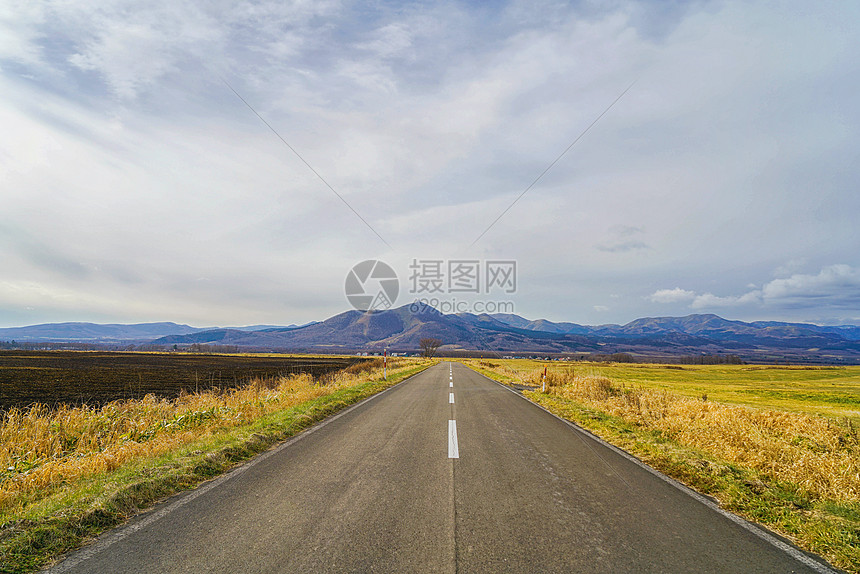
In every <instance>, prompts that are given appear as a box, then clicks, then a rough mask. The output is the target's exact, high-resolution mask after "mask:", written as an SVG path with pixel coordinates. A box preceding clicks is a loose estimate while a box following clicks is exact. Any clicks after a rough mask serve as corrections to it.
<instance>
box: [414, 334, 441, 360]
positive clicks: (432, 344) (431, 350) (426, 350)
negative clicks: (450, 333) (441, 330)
mask: <svg viewBox="0 0 860 574" xmlns="http://www.w3.org/2000/svg"><path fill="white" fill-rule="evenodd" d="M419 344H420V345H421V352H422V353H423V354H424V356H425V357H432V356H433V355H435V354H436V350H437V349H438V348H439V347H441V346H442V340H441V339H434V338H433V337H424V338H423V339H421V341H420V343H419Z"/></svg>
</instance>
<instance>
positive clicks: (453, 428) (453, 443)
mask: <svg viewBox="0 0 860 574" xmlns="http://www.w3.org/2000/svg"><path fill="white" fill-rule="evenodd" d="M448 458H460V449H459V448H458V447H457V421H448Z"/></svg>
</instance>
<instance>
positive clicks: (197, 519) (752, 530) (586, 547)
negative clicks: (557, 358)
mask: <svg viewBox="0 0 860 574" xmlns="http://www.w3.org/2000/svg"><path fill="white" fill-rule="evenodd" d="M713 506H714V505H713V504H712V503H709V502H708V501H706V500H705V499H703V498H701V497H699V498H696V497H694V496H691V495H690V494H689V492H688V491H686V490H685V489H683V488H682V487H679V486H678V485H676V484H673V483H672V481H669V480H667V479H665V477H661V475H659V474H657V473H655V472H653V471H651V470H649V469H647V468H646V467H644V466H643V465H641V464H638V463H637V462H635V461H633V460H631V457H629V456H624V455H623V454H622V453H620V452H619V451H617V450H615V449H612V448H609V447H607V446H606V445H604V444H602V443H600V442H599V441H597V440H595V439H594V438H593V437H591V436H590V435H588V434H587V433H584V432H582V431H580V430H577V429H576V428H575V427H573V426H572V425H570V424H568V423H566V422H564V421H562V420H560V419H558V418H556V417H554V416H552V415H550V414H548V413H547V412H545V411H543V410H542V409H541V408H539V407H537V406H535V405H533V404H531V403H529V402H528V401H526V400H525V399H523V398H522V397H520V396H518V395H516V394H515V393H514V392H512V391H510V390H509V389H507V388H506V387H503V386H501V385H499V384H496V383H494V382H492V381H490V380H488V379H487V378H485V377H483V376H482V375H480V374H478V373H475V372H474V371H471V370H470V369H468V368H466V367H465V366H463V365H460V364H458V363H441V364H439V365H436V366H434V367H432V368H430V369H428V370H427V371H425V372H423V373H421V374H419V375H417V376H415V377H413V378H411V379H409V380H407V381H405V382H403V383H401V384H400V385H398V386H396V387H394V388H392V389H390V390H388V391H386V392H385V393H383V394H381V395H378V396H376V397H374V398H372V399H370V400H368V401H366V402H364V403H362V404H360V405H359V406H357V407H354V408H352V409H351V410H349V411H347V412H345V413H343V414H341V415H340V416H337V417H336V418H334V419H329V420H328V421H326V422H325V423H323V424H322V425H321V426H319V427H316V428H315V429H314V430H313V431H312V432H309V433H307V432H306V433H305V434H304V435H300V436H299V437H297V438H294V439H293V440H291V441H290V442H288V443H286V444H285V445H281V446H280V447H277V448H276V449H274V450H272V451H269V452H268V453H265V454H264V455H261V456H260V457H258V458H257V459H255V460H253V461H252V462H251V463H249V464H247V465H245V466H243V467H241V468H239V469H237V470H236V471H234V472H233V473H231V474H229V475H227V476H225V477H222V478H220V479H217V480H216V481H214V482H211V483H208V484H206V485H204V486H203V487H201V488H199V489H197V490H196V491H191V492H189V493H185V494H182V495H178V496H176V497H174V498H172V499H170V500H168V501H165V502H164V503H162V504H161V505H159V506H157V507H156V508H154V509H153V510H151V511H150V512H148V513H145V514H143V515H141V516H139V517H137V518H135V519H134V520H132V521H131V522H130V523H129V524H128V525H126V526H124V527H122V528H120V529H117V530H115V531H113V532H110V533H107V534H105V535H104V536H103V537H102V538H101V539H100V540H99V541H97V542H96V543H95V544H93V545H90V546H88V547H86V548H84V549H82V550H80V551H78V552H76V553H73V554H71V555H70V556H69V557H67V559H66V560H65V561H63V562H60V563H59V564H58V565H56V566H55V567H54V569H53V570H52V571H53V572H55V573H59V572H70V573H85V572H93V573H96V572H100V573H101V572H116V573H132V572H140V573H147V574H150V573H153V572H187V573H192V572H193V573H205V572H231V573H232V572H248V573H257V572H259V573H262V572H385V573H388V572H589V573H595V572H607V573H609V572H611V573H618V572H637V573H638V572H731V573H736V572H744V573H756V572H780V573H785V572H816V571H817V572H830V571H831V570H829V569H828V567H827V566H825V565H823V563H821V562H820V561H818V560H816V559H813V558H810V557H808V556H806V555H805V554H802V553H800V552H799V551H797V550H796V549H794V548H793V547H789V546H787V545H785V544H784V543H782V542H780V541H778V540H777V539H776V538H775V537H773V535H770V534H767V533H765V532H764V531H761V530H758V529H757V528H756V527H753V526H751V525H749V524H747V523H745V522H744V521H742V520H739V519H737V517H733V516H730V515H729V516H727V515H725V514H724V513H720V512H718V511H716V510H715V509H714V508H713ZM780 545H781V546H782V547H780Z"/></svg>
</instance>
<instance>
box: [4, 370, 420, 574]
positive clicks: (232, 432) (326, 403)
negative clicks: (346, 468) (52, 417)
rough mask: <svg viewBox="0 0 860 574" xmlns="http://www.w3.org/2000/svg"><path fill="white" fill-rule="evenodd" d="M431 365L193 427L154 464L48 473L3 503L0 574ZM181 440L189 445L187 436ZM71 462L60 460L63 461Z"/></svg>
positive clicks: (79, 540)
mask: <svg viewBox="0 0 860 574" xmlns="http://www.w3.org/2000/svg"><path fill="white" fill-rule="evenodd" d="M429 364H430V363H428V362H409V363H406V364H401V365H400V366H399V367H395V366H393V367H394V368H392V369H390V370H389V377H388V380H387V381H386V380H382V378H381V372H379V371H372V372H365V373H359V374H358V375H357V376H356V377H354V378H353V379H352V380H348V381H340V382H338V383H336V384H335V382H334V381H329V385H330V386H329V388H328V389H325V387H323V390H320V391H318V394H319V396H315V397H313V398H309V399H307V400H303V401H301V402H299V403H298V404H292V405H290V406H288V407H287V408H282V409H275V410H267V409H263V410H261V411H260V412H261V413H262V414H260V415H259V416H255V417H252V418H249V419H244V420H243V422H242V424H238V425H234V426H224V425H221V426H218V427H216V428H211V429H201V428H200V427H199V426H198V427H197V431H198V433H199V436H196V437H194V438H191V439H190V440H186V441H184V442H182V443H180V444H175V445H173V446H172V447H171V448H168V449H167V450H166V451H164V452H159V453H157V454H155V455H152V456H141V457H137V458H130V459H128V460H127V461H125V462H124V463H123V464H122V465H120V466H118V467H116V468H110V469H100V470H97V471H96V472H91V473H84V474H80V475H76V476H75V478H74V479H73V480H70V481H66V480H64V479H62V478H61V476H62V475H61V474H58V473H54V474H55V475H56V476H58V477H59V479H58V481H57V482H56V483H53V484H47V485H45V486H44V488H42V489H40V490H38V491H36V492H30V491H26V494H27V496H26V499H25V500H22V499H21V496H17V497H7V502H8V505H7V508H6V509H5V510H4V511H2V513H0V572H2V573H4V574H6V573H13V572H15V573H18V572H32V571H34V570H36V569H38V568H40V567H42V566H44V565H46V564H48V563H49V562H51V561H52V560H54V559H56V558H57V557H58V556H60V555H62V554H64V553H66V552H68V551H70V550H73V549H75V548H77V547H79V546H81V545H82V544H84V543H85V542H86V541H88V540H90V539H92V538H93V537H95V536H97V535H98V534H100V533H102V532H104V531H105V530H108V529H110V528H113V527H115V526H117V525H119V524H121V523H123V522H124V521H126V520H128V519H129V518H130V517H132V516H134V515H135V514H137V513H139V512H140V511H141V510H143V509H146V508H147V507H149V506H151V505H152V504H154V503H155V502H157V501H158V500H160V499H163V498H164V497H166V496H169V495H172V494H175V493H178V492H181V491H183V490H187V489H190V488H194V487H196V486H197V485H199V484H200V483H201V482H203V481H205V480H208V479H211V478H213V477H216V476H218V475H220V474H222V473H224V472H226V471H228V470H230V469H231V468H233V467H234V466H236V465H237V464H238V463H240V462H243V461H246V460H248V459H249V458H251V457H253V456H255V455H256V454H259V453H261V452H263V451H265V450H267V449H269V448H270V447H271V446H272V445H274V444H276V443H278V442H281V441H283V440H285V439H287V438H289V437H291V436H293V435H295V434H297V433H299V432H301V431H302V430H304V429H306V428H308V427H310V426H312V425H313V424H315V423H317V422H319V421H321V420H323V419H324V418H326V417H328V416H330V415H332V414H334V413H336V412H338V411H340V410H342V409H344V408H345V407H347V406H350V405H352V404H355V403H357V402H359V401H361V400H363V399H365V398H368V397H370V396H372V395H374V394H376V393H379V392H380V391H383V390H385V389H387V388H389V387H391V386H393V385H395V384H397V383H398V382H400V381H402V380H404V379H405V378H407V377H409V376H412V375H414V374H416V373H418V372H420V371H422V370H424V369H425V368H427V367H428V366H429ZM317 388H318V389H319V388H320V386H319V385H317ZM258 390H259V389H258ZM329 391H330V392H329ZM263 396H264V397H265V396H269V395H265V393H264V395H263ZM212 400H213V401H214V400H221V399H218V398H217V397H215V398H213V399H212ZM256 400H257V402H259V403H260V405H256V406H257V408H261V409H262V408H263V402H264V400H265V399H260V395H259V393H258V394H257V399H256ZM177 402H180V401H179V400H177ZM166 404H168V405H169V404H172V402H170V401H167V402H166ZM108 407H110V405H108ZM106 408H107V407H106ZM193 412H201V411H199V410H196V411H193ZM96 414H97V418H98V416H101V417H102V418H104V417H103V414H102V411H98V413H96ZM182 416H185V415H182ZM198 418H199V417H198ZM171 420H176V417H174V418H173V419H171ZM186 420H187V419H186ZM49 426H50V425H49ZM164 427H165V425H161V427H160V428H164ZM122 436H123V437H124V439H125V440H126V443H124V445H129V444H132V445H136V444H140V443H138V442H137V441H139V440H142V439H141V437H134V436H132V437H128V436H126V434H124V435H122ZM182 436H184V437H185V438H188V436H187V433H185V434H183V435H182ZM122 447H123V445H120V448H122ZM80 456H81V457H83V458H86V456H87V455H83V454H82V455H80ZM70 457H71V455H69V454H66V455H65V456H64V457H63V458H70ZM49 465H50V463H43V464H41V465H40V466H39V467H37V468H34V469H29V470H28V471H25V472H24V473H20V475H21V476H24V475H26V474H27V473H29V472H31V471H33V470H38V469H42V468H44V469H46V470H50V466H49ZM49 474H50V473H49ZM9 480H12V479H7V482H9ZM7 490H9V489H7Z"/></svg>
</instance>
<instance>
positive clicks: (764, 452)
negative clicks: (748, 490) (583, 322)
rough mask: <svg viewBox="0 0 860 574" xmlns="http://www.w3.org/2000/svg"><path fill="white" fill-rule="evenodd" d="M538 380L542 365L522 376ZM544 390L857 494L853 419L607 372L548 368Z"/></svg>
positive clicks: (799, 479)
mask: <svg viewBox="0 0 860 574" xmlns="http://www.w3.org/2000/svg"><path fill="white" fill-rule="evenodd" d="M525 380H526V381H527V382H529V383H531V384H535V385H536V384H538V383H539V381H540V373H539V372H537V371H534V372H532V373H528V374H526V376H525ZM547 393H548V394H550V395H555V396H558V397H562V398H566V399H571V400H574V401H576V402H579V403H581V404H585V405H586V406H588V407H591V408H594V409H599V410H601V411H603V412H607V413H609V414H612V415H614V416H618V417H621V418H623V419H624V420H627V421H629V422H632V423H634V424H636V425H638V426H641V427H645V428H648V429H652V430H657V431H660V432H661V433H662V434H663V435H664V436H665V437H667V438H669V439H671V440H673V441H675V442H677V443H679V444H681V445H684V446H688V447H693V448H697V449H701V450H703V451H705V452H708V453H710V454H712V455H713V456H715V457H717V458H719V459H720V460H722V461H725V462H728V463H733V464H739V465H742V466H744V467H747V468H752V469H754V470H756V471H758V472H761V473H763V474H765V475H767V476H769V477H771V478H773V479H776V480H786V481H789V482H792V483H794V484H796V485H798V486H800V487H801V488H803V489H804V490H805V491H806V492H808V493H809V494H810V495H812V496H814V497H816V498H825V499H829V500H834V501H838V502H854V501H860V432H858V428H857V427H856V426H855V425H854V423H853V422H852V421H851V420H850V419H844V420H842V421H837V420H833V419H828V418H824V417H819V416H814V415H807V414H801V413H792V412H785V411H778V410H769V409H761V408H755V409H753V408H749V407H744V406H739V405H729V404H723V403H716V402H712V401H709V400H703V399H694V398H690V397H686V396H681V395H677V394H673V393H670V392H668V391H665V390H655V389H646V388H641V387H639V388H636V387H629V386H624V385H618V384H616V383H614V382H613V381H612V380H611V379H609V378H607V377H604V376H599V375H597V376H576V375H571V374H570V373H565V372H550V373H549V374H548V376H547Z"/></svg>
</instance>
